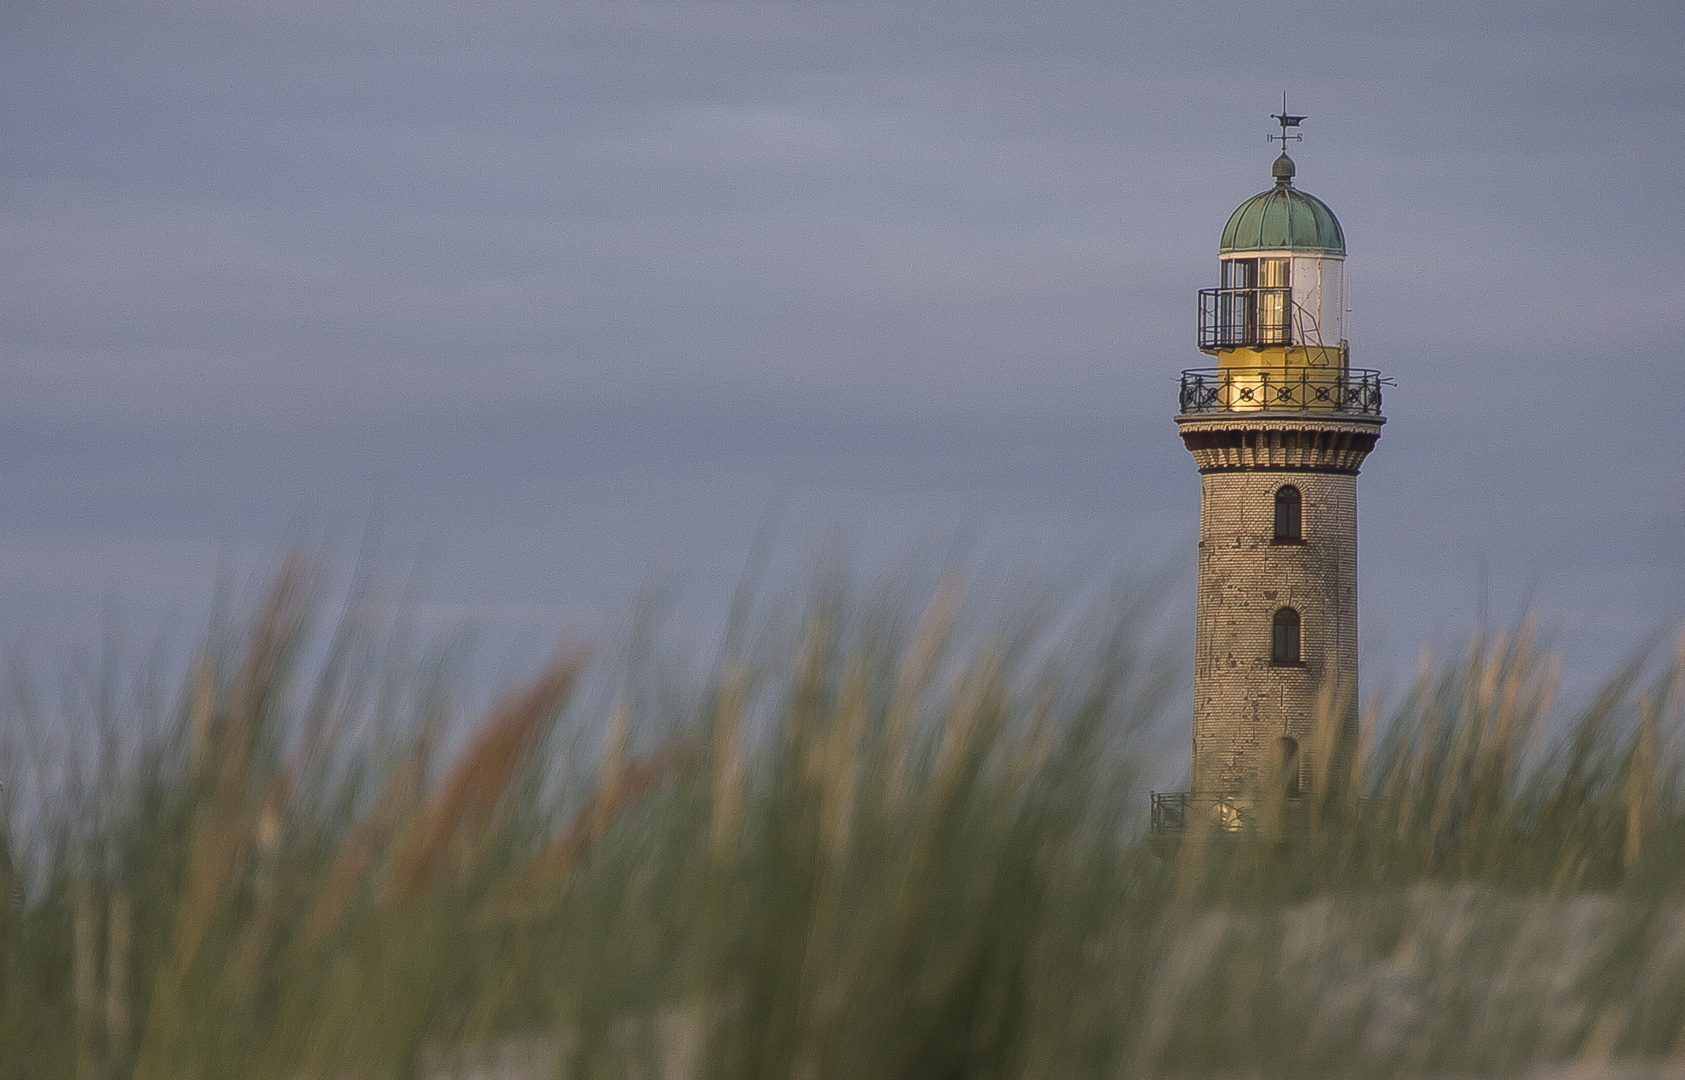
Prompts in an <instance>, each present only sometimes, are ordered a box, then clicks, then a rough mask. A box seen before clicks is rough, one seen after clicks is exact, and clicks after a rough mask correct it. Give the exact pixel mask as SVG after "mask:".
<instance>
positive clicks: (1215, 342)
mask: <svg viewBox="0 0 1685 1080" xmlns="http://www.w3.org/2000/svg"><path fill="white" fill-rule="evenodd" d="M1293 343H1294V342H1293V290H1292V289H1290V288H1288V287H1286V286H1280V285H1276V286H1263V285H1260V286H1253V287H1249V288H1231V289H1201V290H1199V347H1200V348H1202V349H1238V348H1241V347H1243V346H1266V345H1291V344H1293Z"/></svg>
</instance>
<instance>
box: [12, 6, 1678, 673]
mask: <svg viewBox="0 0 1685 1080" xmlns="http://www.w3.org/2000/svg"><path fill="white" fill-rule="evenodd" d="M1682 47H1685V5H1680V4H1678V3H1676V2H1671V3H1654V4H1626V3H1607V4H1605V3H1600V4H1591V3H1584V2H1582V3H1554V4H1553V3H1537V4H1504V3H1493V4H1466V3H1462V2H1457V3H1437V2H1427V3H1417V4H1408V5H1390V4H1389V5H1382V4H1356V3H1299V2H1286V3H1281V2H1271V3H1268V4H1264V3H1256V4H1254V3H1214V2H1205V0H1192V2H1180V3H1163V4H1152V5H1139V4H1131V3H1121V2H1118V0H1104V2H1095V3H1083V2H1076V3H1066V4H1026V3H1021V2H1020V3H1011V4H1008V3H996V2H991V0H970V2H965V3H960V2H957V0H929V2H908V0H900V2H896V3H877V2H846V3H841V2H839V3H819V2H811V3H771V2H769V3H752V2H745V3H733V2H694V3H693V2H675V3H661V2H638V3H619V2H607V0H605V2H580V3H566V2H560V3H558V2H545V3H534V2H525V0H509V2H504V3H496V4H468V3H451V2H434V3H425V2H417V3H406V2H399V0H393V2H380V3H377V2H368V3H360V2H356V0H348V2H336V3H327V2H321V0H263V2H261V3H260V2H255V0H254V2H234V0H226V2H219V0H181V2H178V0H136V2H132V3H100V2H81V0H52V2H48V3H37V2H32V0H7V3H5V4H4V5H3V7H0V630H4V632H5V633H6V634H7V635H9V638H10V639H11V640H30V641H35V642H46V643H57V642H61V641H88V640H92V639H93V638H96V637H97V636H98V634H99V633H100V632H101V628H102V627H105V626H108V625H109V624H110V622H111V621H112V620H113V618H115V617H120V618H121V620H122V621H123V623H124V625H125V626H127V627H128V628H130V632H131V633H132V634H134V635H135V636H136V638H137V639H139V640H145V639H146V638H147V636H148V635H149V634H153V633H157V632H160V630H159V628H168V627H175V628H177V631H178V632H183V633H187V634H189V635H191V633H192V631H193V628H194V627H196V626H199V625H201V623H202V620H203V613H204V611H205V608H206V604H207V603H208V599H209V597H210V595H211V591H212V588H213V586H214V585H215V584H216V582H217V580H218V576H219V574H220V575H222V576H223V577H224V578H226V577H228V576H229V575H233V576H235V577H238V576H239V575H241V574H259V573H261V572H262V570H263V568H264V567H270V566H273V565H274V562H275V560H276V558H277V557H278V553H279V552H281V551H283V550H285V549H286V548H287V547H288V546H289V545H291V544H293V543H296V542H298V541H299V540H300V539H301V538H308V539H310V540H312V541H313V542H326V543H329V544H331V545H338V550H341V551H343V552H346V553H349V554H348V556H347V557H352V556H353V555H355V553H357V552H359V551H360V552H363V553H364V554H362V555H361V556H356V557H360V558H365V559H368V560H372V561H373V562H375V563H377V564H378V565H379V566H380V567H382V568H384V569H386V570H388V571H389V572H390V573H391V575H392V576H393V577H394V579H401V580H404V581H413V582H415V585H414V589H413V596H414V598H415V603H416V606H417V610H418V611H419V612H420V613H421V616H422V617H423V618H425V619H426V620H430V621H431V623H432V624H435V625H439V626H449V625H474V626H477V627H480V628H482V630H483V631H485V632H486V633H488V634H489V637H490V639H491V640H493V641H497V642H502V643H504V645H506V646H509V647H511V648H517V649H518V648H532V649H537V650H539V651H540V652H542V650H543V649H544V648H546V647H547V646H548V643H549V642H550V641H551V640H553V639H554V637H555V635H556V634H557V633H559V632H562V631H565V630H567V629H569V628H576V629H577V628H583V629H584V630H585V631H586V632H591V631H592V629H593V628H600V627H602V626H605V625H608V624H610V623H611V622H612V621H613V620H614V619H615V618H617V617H618V615H617V613H620V612H623V611H624V610H626V608H627V605H628V604H629V603H630V602H631V598H633V597H635V596H637V595H639V593H640V590H645V591H647V590H648V589H649V588H650V587H651V585H650V583H651V582H668V583H672V587H673V588H675V589H677V590H678V592H679V593H680V594H681V595H682V596H683V597H684V598H685V599H684V600H683V602H682V603H681V604H680V605H679V608H680V609H681V611H682V612H683V613H684V617H685V618H687V619H689V620H690V622H691V623H692V624H693V625H694V627H695V628H696V630H697V632H698V633H699V634H702V635H704V636H705V635H706V634H708V633H710V632H711V630H710V628H713V627H717V623H718V620H719V618H720V616H721V615H722V613H723V611H724V608H725V604H726V602H727V600H726V598H727V597H728V596H729V595H730V593H731V590H732V589H733V587H734V586H735V585H736V583H737V581H738V580H739V578H740V576H741V575H742V574H743V571H744V567H745V564H746V560H747V559H748V556H749V551H750V548H751V545H752V543H753V538H754V537H755V536H756V535H757V534H758V533H759V532H762V531H770V532H771V533H772V534H773V535H774V536H775V537H776V539H777V548H778V550H779V551H780V552H782V553H783V555H782V556H781V557H782V558H785V559H786V560H787V561H788V562H789V563H790V564H791V565H798V564H800V563H801V561H802V560H803V559H804V558H809V557H811V556H813V555H814V553H816V552H819V551H821V550H832V549H836V548H839V547H840V549H842V550H846V552H847V553H848V554H847V558H849V559H851V560H853V562H854V564H855V565H856V566H857V567H859V568H860V572H861V574H862V575H863V576H866V577H870V576H871V575H872V574H876V573H881V572H883V568H884V567H886V566H889V565H892V564H894V563H895V561H896V560H904V559H907V558H913V557H922V558H925V559H932V558H936V559H939V558H941V557H943V555H942V553H944V552H947V551H949V550H951V549H952V547H953V545H954V544H955V543H956V542H960V543H961V544H962V546H963V547H964V550H966V551H967V552H971V553H973V557H976V558H980V559H981V565H984V566H985V567H999V566H1006V565H1011V566H1014V567H1030V568H1043V569H1047V570H1048V571H1049V572H1063V571H1065V570H1068V569H1069V568H1071V567H1099V568H1102V569H1104V568H1108V567H1112V566H1117V565H1126V564H1127V565H1133V566H1137V567H1141V568H1144V569H1145V570H1146V571H1150V572H1152V573H1161V574H1166V575H1168V576H1169V578H1170V580H1171V581H1172V583H1173V602H1172V603H1171V604H1170V610H1169V611H1168V612H1167V615H1166V618H1167V620H1169V625H1171V626H1172V628H1173V629H1174V628H1175V627H1176V626H1180V627H1182V628H1183V629H1182V630H1175V632H1176V633H1182V632H1183V631H1184V630H1185V634H1186V636H1187V637H1188V638H1189V653H1190V654H1191V634H1192V631H1191V626H1192V620H1191V608H1192V577H1193V558H1194V541H1195V537H1196V529H1197V521H1198V498H1199V483H1198V477H1197V474H1196V473H1195V471H1194V467H1193V462H1192V459H1191V458H1189V457H1188V455H1187V453H1186V451H1185V450H1184V449H1183V448H1182V447H1181V445H1180V441H1179V440H1178V438H1177V437H1176V431H1175V427H1174V424H1173V423H1172V420H1171V417H1172V414H1173V413H1174V412H1175V403H1176V397H1175V395H1176V377H1177V373H1178V372H1179V371H1180V370H1181V369H1183V368H1188V367H1198V366H1203V365H1204V364H1205V363H1207V362H1208V361H1207V358H1206V357H1204V356H1202V355H1201V354H1200V353H1199V352H1198V351H1197V349H1196V348H1195V344H1194V337H1195V310H1196V308H1195V296H1196V293H1197V290H1198V289H1200V288H1202V287H1209V286H1212V285H1215V284H1216V283H1217V260H1216V247H1217V239H1218V235H1219V233H1220V231H1221V228H1222V225H1223V223H1224V221H1225V220H1226V219H1227V217H1228V214H1229V212H1230V211H1231V210H1232V209H1233V208H1234V207H1235V206H1236V205H1238V204H1239V203H1240V202H1241V201H1242V200H1244V199H1245V198H1246V197H1248V196H1250V195H1252V194H1253V193H1255V192H1257V191H1259V190H1262V189H1263V188H1265V187H1267V186H1268V185H1269V172H1268V170H1269V164H1270V161H1271V159H1272V157H1273V155H1274V151H1273V150H1272V149H1271V148H1270V147H1269V145H1268V144H1267V143H1266V141H1265V138H1264V136H1265V135H1266V134H1267V133H1268V132H1269V131H1270V130H1271V121H1270V120H1269V114H1270V113H1271V112H1274V111H1276V110H1278V109H1279V107H1280V103H1281V95H1282V93H1283V92H1285V93H1286V94H1287V100H1288V103H1289V105H1290V107H1291V108H1292V111H1294V112H1297V113H1304V114H1306V115H1308V117H1309V119H1308V120H1306V121H1305V123H1304V126H1303V128H1302V131H1303V133H1304V140H1303V142H1301V143H1298V144H1295V145H1294V146H1293V148H1292V152H1293V154H1294V157H1295V159H1296V161H1297V162H1298V177H1297V180H1296V183H1297V184H1298V186H1300V187H1301V188H1302V189H1304V190H1307V191H1309V192H1311V193H1313V194H1315V195H1317V196H1318V197H1320V198H1322V199H1323V200H1324V201H1326V202H1327V203H1328V204H1329V205H1330V206H1332V207H1333V208H1334V210H1335V212H1336V213H1337V214H1338V215H1339V217H1340V219H1341V221H1342V223H1343V225H1344V228H1345V233H1346V237H1347V244H1348V250H1349V260H1348V263H1347V265H1348V267H1349V269H1350V270H1351V272H1352V289H1353V308H1354V310H1353V313H1352V316H1351V321H1350V324H1349V327H1348V329H1349V337H1350V339H1351V342H1352V351H1353V363H1354V364H1356V365H1358V366H1363V367H1371V368H1379V369H1381V370H1382V371H1383V372H1384V373H1385V374H1386V375H1388V376H1389V377H1391V378H1393V379H1394V380H1396V386H1394V387H1390V388H1389V389H1388V391H1387V396H1386V413H1387V416H1388V424H1387V427H1386V429H1385V432H1384V435H1383V437H1382V440H1381V442H1380V445H1379V447H1378V448H1377V450H1376V452H1375V453H1374V454H1373V455H1372V456H1371V457H1370V459H1369V461H1368V462H1367V463H1366V464H1365V466H1364V470H1363V475H1362V478H1361V480H1360V483H1359V490H1360V502H1361V508H1362V510H1361V534H1360V535H1361V538H1360V552H1361V554H1360V565H1361V571H1360V574H1361V576H1360V590H1361V591H1360V603H1361V627H1362V652H1363V657H1364V665H1365V666H1364V679H1365V688H1366V690H1368V689H1371V688H1380V689H1386V688H1392V689H1394V690H1396V689H1397V688H1398V687H1399V686H1400V685H1401V684H1402V683H1403V682H1404V681H1406V680H1407V679H1408V677H1409V675H1410V674H1411V672H1412V671H1413V669H1414V667H1415V665H1416V662H1417V656H1418V653H1419V650H1420V649H1421V648H1422V646H1423V645H1424V644H1427V645H1429V646H1431V647H1432V648H1434V649H1435V650H1437V651H1438V652H1439V653H1443V652H1444V651H1446V650H1448V649H1450V648H1453V647H1454V646H1455V643H1456V642H1457V641H1458V640H1459V639H1460V638H1461V637H1462V635H1464V634H1466V633H1467V632H1468V629H1469V627H1471V626H1472V625H1473V624H1474V623H1475V622H1476V621H1477V620H1479V619H1480V618H1481V617H1482V613H1483V612H1484V613H1486V615H1487V617H1488V618H1489V619H1490V620H1491V621H1494V622H1498V623H1503V622H1507V621H1509V620H1512V619H1513V618H1514V617H1515V613H1516V612H1517V611H1518V610H1519V609H1520V607H1521V606H1523V605H1526V604H1530V605H1531V607H1532V609H1533V610H1534V611H1535V612H1536V613H1537V614H1538V616H1539V617H1540V619H1541V620H1542V621H1543V622H1544V624H1545V625H1546V626H1547V627H1550V628H1553V629H1554V630H1555V632H1556V633H1557V640H1559V641H1560V642H1561V643H1562V644H1563V645H1564V647H1566V648H1567V649H1568V650H1569V653H1570V666H1569V672H1570V682H1571V683H1574V682H1575V680H1578V684H1580V685H1585V684H1587V681H1588V680H1590V679H1592V678H1594V677H1595V676H1596V674H1597V673H1599V672H1601V671H1603V670H1606V669H1607V668H1608V667H1609V666H1610V665H1611V664H1612V663H1613V662H1614V661H1615V660H1617V659H1619V658H1620V657H1622V656H1624V655H1627V654H1628V653H1630V651H1631V650H1632V649H1633V648H1635V647H1637V645H1638V644H1639V643H1640V642H1641V641H1643V640H1644V639H1645V638H1646V636H1647V635H1650V634H1652V633H1654V632H1657V631H1658V630H1660V629H1663V628H1665V627H1667V626H1669V625H1670V624H1671V625H1674V626H1677V625H1678V624H1679V622H1680V621H1681V620H1682V619H1685V422H1682V421H1681V419H1680V415H1679V413H1680V407H1681V397H1680V382H1681V361H1680V348H1679V343H1680V340H1681V338H1682V337H1685V272H1682V263H1681V259H1682V253H1685V173H1682V171H1681V166H1682V163H1685V162H1682V157H1681V151H1680V147H1681V146H1685V64H1681V62H1680V60H1679V56H1680V54H1681V50H1682ZM323 538H327V539H326V540H325V541H324V540H323ZM979 552H981V553H983V556H976V553H979ZM976 572H978V573H981V574H987V573H992V572H995V571H993V570H989V569H987V568H985V569H980V570H978V571H976ZM114 613H116V615H114ZM1177 620H1180V622H1179V623H1178V622H1177ZM182 628H185V630H183V629H182ZM510 643H524V644H521V645H519V646H515V645H510ZM532 643H536V644H532ZM54 647H56V646H54ZM1189 664H1190V667H1191V659H1190V660H1189Z"/></svg>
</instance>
